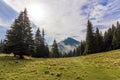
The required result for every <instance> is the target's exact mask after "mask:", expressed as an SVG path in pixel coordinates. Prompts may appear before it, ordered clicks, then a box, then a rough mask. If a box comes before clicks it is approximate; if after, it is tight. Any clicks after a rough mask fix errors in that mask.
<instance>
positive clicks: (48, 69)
mask: <svg viewBox="0 0 120 80" xmlns="http://www.w3.org/2000/svg"><path fill="white" fill-rule="evenodd" d="M0 80H120V50H115V51H110V52H105V53H98V54H93V55H88V56H82V57H74V58H60V59H33V58H32V59H25V60H16V59H13V57H10V56H9V57H6V56H5V55H3V54H0Z"/></svg>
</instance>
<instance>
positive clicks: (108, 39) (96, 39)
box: [66, 20, 120, 56]
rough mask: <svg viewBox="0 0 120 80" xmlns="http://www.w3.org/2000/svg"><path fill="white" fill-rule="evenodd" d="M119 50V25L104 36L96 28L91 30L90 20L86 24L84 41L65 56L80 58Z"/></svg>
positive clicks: (113, 26) (114, 26)
mask: <svg viewBox="0 0 120 80" xmlns="http://www.w3.org/2000/svg"><path fill="white" fill-rule="evenodd" d="M115 49H120V24H119V22H117V24H116V25H112V27H111V28H109V29H108V30H107V31H106V32H105V33H104V34H102V32H100V30H99V29H98V28H96V30H95V31H94V30H93V25H92V23H91V21H90V20H88V23H87V34H86V41H81V44H80V46H78V48H77V49H75V50H74V51H71V52H69V53H68V54H67V55H66V56H71V55H72V56H81V55H87V54H94V53H99V52H105V51H110V50H115Z"/></svg>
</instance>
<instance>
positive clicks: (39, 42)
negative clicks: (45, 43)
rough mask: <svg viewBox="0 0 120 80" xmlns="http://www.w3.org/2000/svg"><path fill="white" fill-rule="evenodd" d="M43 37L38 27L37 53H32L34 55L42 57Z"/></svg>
mask: <svg viewBox="0 0 120 80" xmlns="http://www.w3.org/2000/svg"><path fill="white" fill-rule="evenodd" d="M41 39H42V36H41V33H40V30H39V28H38V29H37V31H36V34H35V53H34V54H32V56H33V57H41V42H42V40H41Z"/></svg>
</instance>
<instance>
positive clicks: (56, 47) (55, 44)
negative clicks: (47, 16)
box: [52, 40, 60, 57]
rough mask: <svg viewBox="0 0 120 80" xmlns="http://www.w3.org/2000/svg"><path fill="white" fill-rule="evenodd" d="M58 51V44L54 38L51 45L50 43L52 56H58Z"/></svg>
mask: <svg viewBox="0 0 120 80" xmlns="http://www.w3.org/2000/svg"><path fill="white" fill-rule="evenodd" d="M59 56H60V53H59V50H58V45H57V42H56V40H54V42H53V45H52V57H59Z"/></svg>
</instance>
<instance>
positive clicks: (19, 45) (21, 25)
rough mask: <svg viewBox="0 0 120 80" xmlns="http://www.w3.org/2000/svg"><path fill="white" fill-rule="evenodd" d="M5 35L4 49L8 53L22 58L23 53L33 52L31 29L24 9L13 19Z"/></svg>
mask: <svg viewBox="0 0 120 80" xmlns="http://www.w3.org/2000/svg"><path fill="white" fill-rule="evenodd" d="M6 37H7V40H6V49H7V51H8V52H9V53H14V54H15V55H19V56H20V58H23V55H30V54H31V52H33V50H32V49H33V38H32V31H31V27H30V21H29V18H28V16H27V11H26V9H25V10H24V12H21V13H20V15H19V17H18V18H17V19H15V21H14V23H13V25H12V26H11V29H10V30H8V31H7V35H6Z"/></svg>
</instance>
